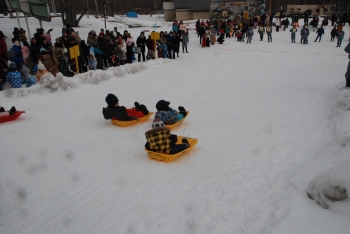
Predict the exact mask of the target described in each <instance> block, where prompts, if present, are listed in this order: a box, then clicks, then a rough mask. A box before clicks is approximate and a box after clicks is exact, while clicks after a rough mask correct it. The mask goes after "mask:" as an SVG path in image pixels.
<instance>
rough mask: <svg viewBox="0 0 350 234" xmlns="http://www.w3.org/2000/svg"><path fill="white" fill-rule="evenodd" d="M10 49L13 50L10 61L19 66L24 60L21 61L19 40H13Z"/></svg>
mask: <svg viewBox="0 0 350 234" xmlns="http://www.w3.org/2000/svg"><path fill="white" fill-rule="evenodd" d="M10 51H11V52H13V54H14V57H13V58H12V61H13V62H14V63H15V64H16V66H17V67H18V68H20V67H21V66H22V64H23V62H24V61H23V55H22V50H21V44H20V43H19V41H15V42H14V44H13V46H12V48H11V49H10Z"/></svg>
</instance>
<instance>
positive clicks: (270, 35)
mask: <svg viewBox="0 0 350 234" xmlns="http://www.w3.org/2000/svg"><path fill="white" fill-rule="evenodd" d="M266 33H267V41H268V42H270V41H271V42H272V29H271V27H270V25H267V28H266Z"/></svg>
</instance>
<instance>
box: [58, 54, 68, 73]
mask: <svg viewBox="0 0 350 234" xmlns="http://www.w3.org/2000/svg"><path fill="white" fill-rule="evenodd" d="M57 62H58V70H59V71H60V72H61V73H62V74H63V75H64V76H66V75H67V74H66V72H67V70H68V65H67V61H66V60H65V59H64V58H63V57H61V58H60V59H58V58H57Z"/></svg>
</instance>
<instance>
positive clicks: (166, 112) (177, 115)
mask: <svg viewBox="0 0 350 234" xmlns="http://www.w3.org/2000/svg"><path fill="white" fill-rule="evenodd" d="M169 105H170V102H168V101H165V100H160V101H158V102H157V104H156V108H157V112H156V114H155V115H154V118H159V119H161V120H162V121H163V122H164V124H167V125H170V124H174V123H176V122H178V121H180V120H181V119H183V118H184V117H185V116H186V114H187V113H186V110H185V108H184V107H182V106H179V107H178V110H179V111H177V110H174V109H172V108H171V107H169Z"/></svg>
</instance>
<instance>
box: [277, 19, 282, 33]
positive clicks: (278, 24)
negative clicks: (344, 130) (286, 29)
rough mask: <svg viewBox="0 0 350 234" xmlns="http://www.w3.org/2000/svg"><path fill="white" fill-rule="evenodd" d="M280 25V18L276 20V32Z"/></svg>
mask: <svg viewBox="0 0 350 234" xmlns="http://www.w3.org/2000/svg"><path fill="white" fill-rule="evenodd" d="M280 25H281V21H280V18H276V32H279V29H280Z"/></svg>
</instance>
